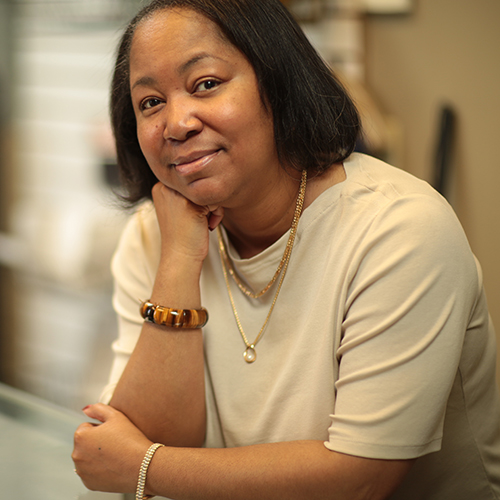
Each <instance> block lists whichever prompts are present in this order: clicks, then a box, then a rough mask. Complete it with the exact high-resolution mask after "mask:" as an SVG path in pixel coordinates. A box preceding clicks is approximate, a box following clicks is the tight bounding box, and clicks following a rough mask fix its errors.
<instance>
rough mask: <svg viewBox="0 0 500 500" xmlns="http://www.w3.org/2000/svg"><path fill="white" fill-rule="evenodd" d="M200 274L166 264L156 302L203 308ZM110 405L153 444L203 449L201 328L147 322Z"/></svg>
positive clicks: (160, 272)
mask: <svg viewBox="0 0 500 500" xmlns="http://www.w3.org/2000/svg"><path fill="white" fill-rule="evenodd" d="M199 272H200V269H199V267H198V268H197V267H196V266H194V265H191V266H189V265H188V264H186V265H183V264H182V263H180V264H179V263H178V262H177V263H163V265H162V266H160V269H159V270H158V275H157V278H156V282H155V287H154V290H153V292H152V295H151V301H152V302H154V303H158V304H161V305H165V306H168V307H176V308H183V309H197V308H199V307H200V292H199ZM148 298H149V297H144V299H148ZM110 404H111V406H113V407H115V408H117V409H118V410H120V411H122V412H123V413H125V414H126V415H127V416H128V417H129V418H130V419H131V420H132V422H134V423H135V425H137V427H139V429H141V430H142V431H143V432H144V433H145V434H146V436H148V438H149V439H151V440H153V441H160V442H162V443H165V444H169V445H171V446H201V444H202V443H203V440H204V433H205V394H204V370H203V339H202V333H201V330H199V329H198V330H179V329H175V328H166V327H163V326H157V325H154V324H151V323H145V324H144V326H143V329H142V332H141V335H140V338H139V341H138V343H137V345H136V347H135V349H134V352H133V354H132V356H131V358H130V360H129V363H128V365H127V367H126V369H125V371H124V373H123V375H122V377H121V379H120V381H119V383H118V386H117V388H116V390H115V393H114V395H113V398H112V400H111V402H110Z"/></svg>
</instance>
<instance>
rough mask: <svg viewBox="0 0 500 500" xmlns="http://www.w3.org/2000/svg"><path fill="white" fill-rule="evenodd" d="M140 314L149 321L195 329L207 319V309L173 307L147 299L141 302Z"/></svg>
mask: <svg viewBox="0 0 500 500" xmlns="http://www.w3.org/2000/svg"><path fill="white" fill-rule="evenodd" d="M140 311H141V316H142V317H143V318H144V319H145V320H146V321H149V322H151V323H155V324H156V325H162V326H171V327H173V328H183V329H190V330H193V329H196V328H203V327H204V326H205V325H206V324H207V321H208V311H207V310H206V309H205V308H204V307H202V308H201V309H173V308H171V307H164V306H160V305H158V304H153V303H152V302H149V300H147V301H146V302H143V303H142V304H141V309H140Z"/></svg>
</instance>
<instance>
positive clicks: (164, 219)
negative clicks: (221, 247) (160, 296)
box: [152, 182, 224, 262]
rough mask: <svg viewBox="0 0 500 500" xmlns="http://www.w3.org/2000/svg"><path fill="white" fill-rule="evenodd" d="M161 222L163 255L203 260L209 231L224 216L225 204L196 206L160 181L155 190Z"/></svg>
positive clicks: (156, 204)
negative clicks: (219, 205) (223, 205)
mask: <svg viewBox="0 0 500 500" xmlns="http://www.w3.org/2000/svg"><path fill="white" fill-rule="evenodd" d="M152 195H153V202H154V206H155V210H156V215H157V218H158V223H159V225H160V233H161V240H162V256H169V257H170V256H172V255H173V256H182V257H183V258H188V259H195V260H197V261H199V262H203V260H204V259H205V257H206V256H207V253H208V231H209V230H213V229H215V228H216V227H217V226H218V225H219V224H220V222H221V220H222V218H223V216H224V209H223V208H222V207H216V206H214V207H210V206H204V207H202V206H199V205H195V204H194V203H192V202H191V201H189V200H188V199H187V198H185V197H184V196H182V195H181V194H179V193H178V192H177V191H174V190H173V189H170V188H168V187H167V186H165V185H164V184H162V183H161V182H158V183H157V184H156V185H155V186H154V187H153V190H152Z"/></svg>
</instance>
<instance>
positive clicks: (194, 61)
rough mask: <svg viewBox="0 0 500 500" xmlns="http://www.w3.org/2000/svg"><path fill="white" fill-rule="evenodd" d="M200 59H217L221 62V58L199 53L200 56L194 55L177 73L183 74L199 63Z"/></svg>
mask: <svg viewBox="0 0 500 500" xmlns="http://www.w3.org/2000/svg"><path fill="white" fill-rule="evenodd" d="M202 59H218V60H220V61H223V59H222V58H221V57H218V56H214V55H212V54H209V53H208V52H201V53H200V54H197V55H195V56H194V57H192V58H191V59H189V61H187V62H185V63H184V64H183V65H182V66H181V67H180V68H179V69H178V71H177V73H179V74H182V73H185V72H186V71H187V70H188V69H189V68H191V67H192V66H194V65H195V64H197V63H198V62H199V61H201V60H202Z"/></svg>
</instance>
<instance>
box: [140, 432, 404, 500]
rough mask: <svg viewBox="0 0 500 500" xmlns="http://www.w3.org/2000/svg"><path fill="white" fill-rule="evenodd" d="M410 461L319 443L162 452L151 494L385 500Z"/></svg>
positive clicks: (220, 499)
mask: <svg viewBox="0 0 500 500" xmlns="http://www.w3.org/2000/svg"><path fill="white" fill-rule="evenodd" d="M410 467H411V461H387V460H371V459H364V458H359V457H353V456H349V455H344V454H340V453H336V452H332V451H330V450H327V449H326V448H325V447H324V445H323V443H322V442H320V441H293V442H286V443H274V444H263V445H255V446H246V447H241V448H231V449H189V448H187V449H178V448H160V449H159V450H158V451H157V454H156V456H155V457H154V459H153V462H152V464H151V467H150V471H149V473H148V480H147V486H148V490H149V491H150V492H151V493H154V494H157V495H163V496H167V497H170V498H175V499H178V500H183V499H186V500H188V499H189V500H197V499H200V500H201V499H203V500H211V499H213V500H224V499H231V500H246V499H248V500H254V499H255V498H259V499H269V500H273V499H283V498H286V499H287V500H294V499H297V500H314V499H321V500H324V499H327V498H331V499H336V500H337V499H339V500H344V499H345V500H357V499H372V500H374V499H378V500H381V499H384V498H387V497H388V496H389V495H390V494H391V492H392V491H393V490H394V489H395V488H396V487H397V485H398V484H399V483H400V481H401V480H402V478H403V477H404V475H405V474H406V473H407V472H408V470H409V468H410Z"/></svg>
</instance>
